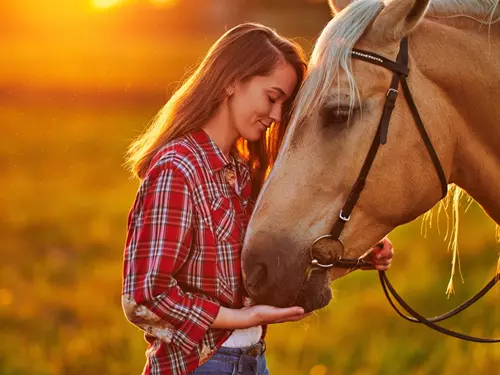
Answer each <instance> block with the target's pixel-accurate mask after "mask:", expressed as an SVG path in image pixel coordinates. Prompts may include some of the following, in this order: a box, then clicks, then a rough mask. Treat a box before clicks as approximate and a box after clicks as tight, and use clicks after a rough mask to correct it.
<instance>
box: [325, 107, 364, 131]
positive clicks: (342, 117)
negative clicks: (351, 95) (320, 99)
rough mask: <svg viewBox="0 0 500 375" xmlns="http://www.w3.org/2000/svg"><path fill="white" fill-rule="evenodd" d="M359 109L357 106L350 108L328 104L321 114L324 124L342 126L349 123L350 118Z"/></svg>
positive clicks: (326, 125)
mask: <svg viewBox="0 0 500 375" xmlns="http://www.w3.org/2000/svg"><path fill="white" fill-rule="evenodd" d="M356 111H357V108H349V107H344V106H327V107H324V108H323V109H322V111H321V116H322V118H323V125H324V126H325V127H330V126H335V127H338V126H342V125H347V123H348V122H349V120H350V118H351V117H352V116H353V115H354V113H355V112H356Z"/></svg>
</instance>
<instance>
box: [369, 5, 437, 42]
mask: <svg viewBox="0 0 500 375" xmlns="http://www.w3.org/2000/svg"><path fill="white" fill-rule="evenodd" d="M429 4H430V0H390V1H388V2H387V3H386V6H385V7H384V8H383V9H382V10H381V12H380V14H379V15H378V16H377V18H375V21H373V24H372V27H371V29H370V32H369V33H368V36H367V37H368V38H369V39H371V40H372V41H373V42H374V43H384V44H385V43H394V42H396V43H399V41H400V40H401V38H403V37H405V36H407V35H408V34H409V33H410V32H411V31H412V30H413V29H414V28H415V27H416V26H417V25H418V23H419V22H420V21H421V20H422V18H424V16H425V12H426V11H427V8H428V7H429Z"/></svg>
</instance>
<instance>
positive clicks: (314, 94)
mask: <svg viewBox="0 0 500 375" xmlns="http://www.w3.org/2000/svg"><path fill="white" fill-rule="evenodd" d="M499 2H500V0H432V2H431V4H430V6H429V9H428V11H427V14H426V17H435V18H451V17H467V18H471V19H473V20H475V21H477V22H480V23H484V24H487V25H491V24H493V23H495V22H497V21H499V20H500V7H499ZM383 8H384V2H383V1H381V0H355V1H354V2H352V3H351V4H350V5H349V6H348V7H346V8H345V9H344V10H342V11H341V12H339V13H338V14H336V15H335V17H334V18H333V19H332V20H331V21H330V22H329V23H328V24H327V25H326V27H325V28H324V29H323V31H322V33H321V35H320V36H319V38H318V40H317V42H316V43H315V46H314V49H313V52H312V56H311V60H310V62H309V68H308V71H309V74H308V76H307V78H306V80H305V81H304V83H303V85H302V88H301V89H300V91H299V94H298V96H297V98H296V102H295V106H294V111H293V116H292V119H291V122H290V127H291V128H295V127H296V126H300V124H303V123H305V121H304V120H305V119H307V118H308V117H309V116H310V115H311V114H312V113H313V112H315V110H316V109H317V107H318V106H320V105H321V104H322V101H323V100H324V99H325V98H327V97H328V93H329V91H330V90H331V85H332V82H335V81H337V82H338V80H337V78H338V77H339V73H340V72H344V73H345V75H346V77H347V80H348V84H349V97H350V107H351V108H353V106H354V103H355V101H356V98H359V92H358V90H357V87H356V82H355V79H354V76H353V73H352V66H351V63H352V59H351V51H352V49H353V48H354V45H355V44H356V42H357V41H358V40H359V39H360V38H361V36H362V35H363V33H364V32H365V30H366V29H367V27H368V26H369V25H370V24H371V23H372V21H373V20H374V19H375V17H377V15H378V14H379V13H380V11H381V10H382V9H383ZM462 194H463V191H462V189H460V188H459V187H458V186H455V185H452V186H450V189H449V193H448V196H447V197H446V199H444V200H442V201H440V203H439V204H438V205H437V207H438V215H439V213H441V212H445V213H446V216H447V217H448V218H449V219H450V220H451V222H452V224H451V227H450V230H449V231H447V235H446V237H445V238H446V239H449V248H450V249H451V250H452V252H453V258H452V270H451V277H450V282H449V284H448V287H447V291H446V293H447V294H448V295H449V294H451V293H453V291H454V289H453V279H454V275H455V270H456V268H457V265H458V268H459V269H460V264H459V258H458V255H459V254H458V241H457V238H458V224H459V215H458V213H459V203H460V197H461V196H462ZM449 206H451V211H452V213H451V216H450V215H449V214H448V213H447V209H448V207H449ZM430 219H432V210H431V211H429V212H428V213H427V214H425V215H424V222H425V221H429V220H430ZM497 233H500V230H499V231H498V232H497ZM498 237H500V235H499V236H498ZM498 268H499V269H500V258H499V263H498Z"/></svg>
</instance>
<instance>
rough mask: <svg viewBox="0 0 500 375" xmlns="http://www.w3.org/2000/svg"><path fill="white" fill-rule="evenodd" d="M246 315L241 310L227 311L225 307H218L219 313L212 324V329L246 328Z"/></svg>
mask: <svg viewBox="0 0 500 375" xmlns="http://www.w3.org/2000/svg"><path fill="white" fill-rule="evenodd" d="M247 315H248V314H245V313H244V310H242V309H229V308H227V307H222V306H221V307H220V309H219V313H218V314H217V317H216V318H215V320H214V322H213V323H212V328H220V329H241V328H248V327H250V326H251V325H249V324H248V323H249V322H248V321H246V320H247V319H246V318H247Z"/></svg>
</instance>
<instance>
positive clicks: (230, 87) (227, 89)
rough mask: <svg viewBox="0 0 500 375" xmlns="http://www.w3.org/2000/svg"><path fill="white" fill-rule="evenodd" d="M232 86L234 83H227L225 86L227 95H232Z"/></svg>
mask: <svg viewBox="0 0 500 375" xmlns="http://www.w3.org/2000/svg"><path fill="white" fill-rule="evenodd" d="M234 87H235V85H234V83H233V84H231V85H229V86H228V87H226V95H227V96H233V94H234Z"/></svg>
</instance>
